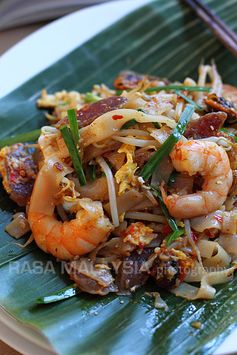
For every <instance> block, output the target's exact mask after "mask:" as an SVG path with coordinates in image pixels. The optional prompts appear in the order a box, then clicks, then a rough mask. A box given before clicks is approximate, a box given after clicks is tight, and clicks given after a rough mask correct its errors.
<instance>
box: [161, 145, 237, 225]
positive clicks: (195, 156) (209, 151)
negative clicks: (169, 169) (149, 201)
mask: <svg viewBox="0 0 237 355" xmlns="http://www.w3.org/2000/svg"><path fill="white" fill-rule="evenodd" d="M170 158H171V160H172V163H173V166H174V168H175V169H176V171H178V172H184V173H188V174H189V175H190V176H192V175H196V174H200V175H201V176H202V178H203V179H204V182H203V185H202V191H197V192H196V193H193V194H188V195H183V196H180V195H177V194H172V195H170V196H167V195H166V194H165V192H164V191H162V193H163V198H164V202H165V204H166V206H167V208H168V210H169V212H170V214H171V215H172V216H173V217H176V218H192V217H197V216H201V215H206V214H208V213H210V212H213V211H215V210H217V209H219V208H220V207H221V206H222V204H223V203H224V202H225V200H226V197H227V195H228V192H229V189H230V187H231V185H232V180H233V176H232V170H231V168H230V162H229V158H228V156H227V154H226V152H225V150H224V149H223V148H222V147H220V146H218V145H217V144H216V143H213V142H209V141H201V140H190V141H180V142H178V143H177V144H176V146H175V147H174V149H173V151H172V152H171V154H170ZM162 190H163V189H162Z"/></svg>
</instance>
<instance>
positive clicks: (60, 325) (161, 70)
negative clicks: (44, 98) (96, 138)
mask: <svg viewBox="0 0 237 355" xmlns="http://www.w3.org/2000/svg"><path fill="white" fill-rule="evenodd" d="M207 3H208V4H209V5H210V7H211V8H213V9H214V10H215V11H216V12H217V13H218V14H219V15H220V16H221V18H222V19H223V20H224V21H226V23H227V24H228V25H229V26H230V27H231V28H232V29H233V30H236V29H237V22H236V14H237V1H236V0H228V1H222V0H209V1H207ZM121 6H122V5H121ZM62 45H63V39H62ZM212 59H215V61H216V63H217V66H218V69H219V71H220V73H221V75H222V77H223V80H224V81H225V82H229V83H232V84H235V85H237V62H236V59H235V58H234V57H233V56H232V55H231V54H230V53H228V52H227V50H226V49H225V48H224V47H223V46H222V45H221V44H220V43H219V42H218V41H217V40H216V39H215V38H214V37H213V36H212V34H211V33H210V32H209V31H208V30H207V29H206V27H205V25H204V24H203V23H202V22H201V21H200V20H199V19H198V18H197V17H196V16H195V15H194V14H193V12H192V11H191V10H189V9H188V8H187V7H186V6H185V5H184V3H183V2H182V1H178V0H177V1H176V0H169V1H162V0H157V1H154V2H152V3H150V4H148V5H147V6H145V7H143V8H140V9H138V10H137V11H135V12H134V13H132V14H129V15H128V16H127V17H125V18H123V19H122V20H120V21H119V22H117V23H116V24H114V25H113V26H111V27H110V28H108V29H106V30H105V31H103V32H102V33H100V34H99V35H97V36H96V37H94V38H93V39H91V40H90V41H89V42H87V43H85V44H84V45H83V46H81V47H80V48H77V49H76V50H74V51H73V52H72V53H70V54H68V55H67V56H66V57H65V58H63V59H62V60H60V61H58V62H57V63H55V64H54V65H52V66H51V67H49V68H48V69H47V70H45V71H44V72H42V73H40V74H39V75H37V76H36V77H35V78H33V79H31V80H30V81H28V82H27V83H26V84H24V85H22V86H21V87H20V88H18V89H17V90H15V91H14V92H12V93H11V94H9V95H8V96H6V97H5V98H3V99H1V100H0V128H1V129H0V138H2V137H6V136H9V135H11V134H14V133H16V132H17V133H19V132H24V131H29V130H31V129H36V128H38V127H40V126H41V125H42V124H44V123H45V120H44V114H43V113H42V112H39V111H38V110H37V109H36V107H35V100H36V99H37V97H39V95H40V91H41V89H42V88H47V90H48V92H54V91H56V90H61V89H69V90H81V91H83V92H86V91H88V90H90V88H91V86H92V85H93V84H94V83H101V82H104V83H106V84H107V85H112V80H113V78H114V76H115V75H116V73H117V72H118V71H119V70H122V69H125V68H126V69H128V68H129V69H133V70H136V71H139V72H147V73H150V74H155V75H159V76H165V77H169V78H170V79H182V78H184V77H185V76H187V75H189V76H193V77H196V76H197V74H196V73H197V67H198V65H199V63H200V62H201V60H205V62H210V61H211V60H212ZM15 209H16V206H15V205H14V204H13V203H12V202H11V201H10V200H9V198H8V197H7V195H6V193H5V192H4V191H3V189H2V188H1V190H0V230H1V233H0V235H1V238H0V285H1V286H0V304H1V305H2V306H3V307H4V308H5V309H6V310H7V311H8V312H9V313H10V314H12V315H13V316H14V317H16V318H17V319H19V320H21V321H22V322H24V323H26V324H29V325H32V326H34V327H35V328H37V329H39V330H40V331H42V333H43V334H44V335H45V336H46V337H47V338H48V339H49V341H50V343H51V344H52V345H53V347H54V348H55V349H56V351H57V352H58V353H60V354H64V355H66V354H70V355H72V354H81V355H86V354H97V355H100V354H101V355H102V354H103V355H104V354H113V355H116V354H121V353H126V354H138V355H140V354H141V355H143V354H177V353H178V354H186V353H193V354H199V353H205V354H210V353H213V351H214V349H216V348H217V346H218V345H219V344H220V343H221V342H222V341H223V339H224V338H225V337H226V336H227V335H228V334H229V333H230V332H231V331H232V330H233V329H234V328H235V327H236V325H237V298H236V296H235V295H236V291H237V281H236V279H233V281H231V282H230V283H228V284H225V285H222V286H220V287H219V288H218V292H217V296H216V299H215V300H213V301H204V302H200V301H194V302H188V301H186V300H183V299H181V298H176V297H174V296H173V295H172V294H169V293H166V292H162V297H163V298H164V299H165V300H166V302H167V304H168V306H169V311H162V310H157V309H155V308H154V306H153V300H152V299H151V298H150V297H149V296H147V295H146V294H145V292H146V291H147V290H148V289H150V290H151V289H152V290H155V286H154V285H150V286H148V287H147V288H145V289H141V290H139V291H137V292H136V293H135V294H134V295H131V296H126V297H125V296H123V297H122V296H114V295H109V296H107V297H104V298H99V297H96V296H90V295H86V294H83V293H82V294H79V295H78V296H75V297H73V298H70V299H68V300H65V301H63V302H61V303H55V304H49V305H45V306H42V305H36V303H35V300H36V299H37V298H38V297H41V296H44V295H46V294H49V293H50V292H54V291H57V290H59V289H61V288H63V287H65V286H67V285H69V284H70V281H69V280H68V277H67V275H66V273H64V272H63V269H62V266H61V264H60V263H58V262H56V261H55V260H54V259H53V258H51V257H50V256H48V255H46V254H44V253H43V252H41V251H40V250H39V249H37V248H36V247H35V246H34V245H33V246H32V245H31V246H29V247H27V248H19V246H17V245H16V244H15V241H14V240H13V239H12V238H10V237H9V236H8V235H7V234H6V233H5V231H4V228H5V225H6V224H7V223H8V222H9V221H10V219H11V216H12V214H13V211H14V210H15ZM24 241H25V240H22V244H23V243H24ZM42 271H43V272H42ZM193 321H199V322H201V324H202V326H201V328H200V329H194V328H192V327H191V324H192V322H193Z"/></svg>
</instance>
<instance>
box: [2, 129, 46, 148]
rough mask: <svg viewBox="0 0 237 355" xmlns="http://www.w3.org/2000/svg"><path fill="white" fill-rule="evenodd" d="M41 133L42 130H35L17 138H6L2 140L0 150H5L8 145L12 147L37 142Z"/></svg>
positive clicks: (18, 135)
mask: <svg viewBox="0 0 237 355" xmlns="http://www.w3.org/2000/svg"><path fill="white" fill-rule="evenodd" d="M40 133H41V129H35V130H34V131H31V132H26V133H20V134H17V135H15V136H11V137H8V138H4V139H1V140H0V148H3V147H5V146H7V145H12V144H15V143H26V142H34V141H36V140H37V139H38V138H39V136H40Z"/></svg>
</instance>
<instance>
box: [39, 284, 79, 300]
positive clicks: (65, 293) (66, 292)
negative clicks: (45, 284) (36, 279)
mask: <svg viewBox="0 0 237 355" xmlns="http://www.w3.org/2000/svg"><path fill="white" fill-rule="evenodd" d="M78 292H79V291H78V288H77V287H76V285H75V284H72V285H70V286H67V287H64V288H62V289H61V290H59V291H56V292H54V293H52V294H50V295H47V296H43V297H39V298H37V300H36V303H37V304H49V303H54V302H58V301H63V300H66V299H67V298H71V297H74V296H76V295H77V294H78Z"/></svg>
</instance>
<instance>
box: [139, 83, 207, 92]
mask: <svg viewBox="0 0 237 355" xmlns="http://www.w3.org/2000/svg"><path fill="white" fill-rule="evenodd" d="M161 90H165V91H173V90H185V91H204V92H209V91H210V90H211V88H208V87H206V86H188V85H175V84H171V85H163V86H162V85H161V86H153V87H150V88H148V89H146V90H145V92H146V93H149V92H153V91H161Z"/></svg>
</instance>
